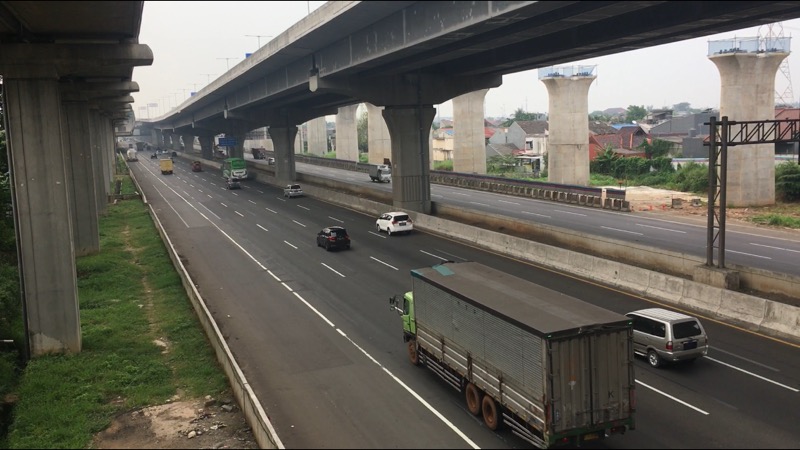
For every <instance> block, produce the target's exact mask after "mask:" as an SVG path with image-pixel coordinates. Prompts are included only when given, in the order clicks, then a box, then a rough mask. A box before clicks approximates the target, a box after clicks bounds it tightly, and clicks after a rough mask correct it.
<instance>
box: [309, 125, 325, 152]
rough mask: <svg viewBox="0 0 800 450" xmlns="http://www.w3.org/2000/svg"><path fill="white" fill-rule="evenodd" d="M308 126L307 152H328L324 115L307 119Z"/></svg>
mask: <svg viewBox="0 0 800 450" xmlns="http://www.w3.org/2000/svg"><path fill="white" fill-rule="evenodd" d="M307 127H308V154H309V155H315V156H323V155H324V154H325V153H328V125H327V124H326V122H325V116H322V117H317V118H316V119H312V120H309V121H308V123H307Z"/></svg>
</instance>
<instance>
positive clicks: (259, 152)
mask: <svg viewBox="0 0 800 450" xmlns="http://www.w3.org/2000/svg"><path fill="white" fill-rule="evenodd" d="M250 151H251V152H253V159H264V158H266V157H267V153H266V150H264V149H263V148H251V149H250Z"/></svg>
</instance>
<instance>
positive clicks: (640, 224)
mask: <svg viewBox="0 0 800 450" xmlns="http://www.w3.org/2000/svg"><path fill="white" fill-rule="evenodd" d="M636 226H639V227H645V228H655V229H656V230H661V231H671V232H673V233H683V234H686V232H685V231H681V230H672V229H669V228H662V227H655V226H653V225H645V224H643V223H637V224H636Z"/></svg>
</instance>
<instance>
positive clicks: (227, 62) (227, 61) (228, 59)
mask: <svg viewBox="0 0 800 450" xmlns="http://www.w3.org/2000/svg"><path fill="white" fill-rule="evenodd" d="M217 59H224V60H225V63H226V64H227V65H228V69H227V70H231V60H232V59H236V58H217Z"/></svg>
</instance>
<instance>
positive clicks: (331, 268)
mask: <svg viewBox="0 0 800 450" xmlns="http://www.w3.org/2000/svg"><path fill="white" fill-rule="evenodd" d="M320 264H322V265H323V266H325V267H327V268H328V269H329V270H330V271H331V272H333V273H335V274H336V275H339V276H340V277H342V278H344V275H342V274H341V273H339V272H337V271H336V270H334V269H333V267H331V266H329V265H327V264H325V263H320Z"/></svg>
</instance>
